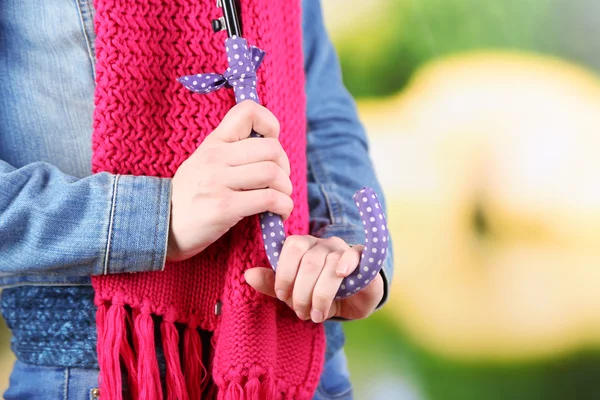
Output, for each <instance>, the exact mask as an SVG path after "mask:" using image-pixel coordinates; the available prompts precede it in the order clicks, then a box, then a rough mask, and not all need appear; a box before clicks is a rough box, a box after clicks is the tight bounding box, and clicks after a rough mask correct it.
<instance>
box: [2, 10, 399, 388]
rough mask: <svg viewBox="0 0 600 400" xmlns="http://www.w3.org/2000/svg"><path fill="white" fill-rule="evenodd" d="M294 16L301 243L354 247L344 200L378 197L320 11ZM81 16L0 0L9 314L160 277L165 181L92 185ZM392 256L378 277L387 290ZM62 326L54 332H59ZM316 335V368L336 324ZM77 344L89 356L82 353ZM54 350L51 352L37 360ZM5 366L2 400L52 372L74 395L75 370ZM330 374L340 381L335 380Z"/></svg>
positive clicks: (351, 217)
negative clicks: (54, 296)
mask: <svg viewBox="0 0 600 400" xmlns="http://www.w3.org/2000/svg"><path fill="white" fill-rule="evenodd" d="M206 1H209V0H206ZM302 6H303V33H304V56H305V60H304V61H305V65H304V66H305V71H306V94H307V121H308V131H307V160H308V167H309V168H308V171H307V176H308V195H309V196H308V197H309V205H310V212H311V214H310V218H311V233H312V234H313V235H315V236H319V237H330V236H338V237H340V238H342V239H344V240H345V241H346V242H348V243H350V244H357V243H362V242H363V239H364V233H363V228H362V224H361V222H360V217H359V215H358V211H357V210H356V208H355V207H354V205H353V201H352V194H353V193H354V191H355V190H357V189H359V188H360V187H362V186H370V187H373V188H374V189H375V190H376V191H377V192H378V193H379V195H380V198H381V199H382V200H383V196H382V191H381V188H380V186H379V184H378V182H377V178H376V175H375V172H374V169H373V166H372V164H371V161H370V159H369V156H368V143H367V138H366V135H365V132H364V129H363V127H362V126H361V124H360V122H359V120H358V116H357V113H356V109H355V105H354V102H353V100H352V97H351V96H350V95H349V93H348V92H347V91H346V89H345V88H344V86H343V82H342V78H341V72H340V69H339V63H338V60H337V57H336V54H335V49H334V48H333V45H332V44H331V42H330V41H329V38H328V36H327V32H326V30H325V26H324V24H323V20H322V15H321V9H320V4H319V1H318V0H303V2H302ZM93 17H94V9H93V1H92V0H64V1H57V0H4V1H0V93H2V96H0V286H2V287H13V288H14V289H15V290H14V291H13V292H11V293H10V294H9V293H8V291H7V292H5V295H6V296H7V297H4V296H3V297H4V298H5V299H6V300H7V301H14V302H15V310H16V311H15V312H16V313H17V314H18V313H19V312H20V311H22V310H23V308H24V307H23V304H22V303H19V299H20V298H24V297H27V296H28V295H31V294H32V293H33V292H32V291H33V290H34V289H31V288H32V287H36V286H37V287H48V286H50V287H61V288H64V287H67V286H75V285H80V286H85V287H89V285H90V278H89V276H90V275H93V274H102V273H117V272H133V271H149V270H159V269H160V268H162V265H161V263H160V262H153V261H154V260H158V261H161V260H162V259H163V258H164V253H165V247H166V243H165V240H164V239H165V238H166V236H167V231H168V227H167V224H168V223H167V215H168V214H169V196H168V195H169V194H170V185H169V182H168V180H162V179H159V178H153V177H140V176H135V177H134V176H119V177H117V176H114V175H110V174H97V175H90V164H91V163H90V158H91V141H90V138H91V133H92V112H93V93H94V62H95V47H94V40H95V34H94V27H93ZM111 215H112V216H111ZM148 216H153V217H155V218H148ZM110 218H112V223H111V219H110ZM156 224H159V226H160V229H158V231H157V232H159V234H157V235H155V237H152V235H144V234H140V232H148V231H154V229H153V227H154V226H155V225H156ZM149 227H150V228H149ZM108 238H111V240H110V241H109V240H108ZM161 239H163V240H161ZM390 250H391V246H390ZM391 256H392V255H391V253H388V257H387V260H386V263H385V265H384V270H383V271H382V275H383V277H384V280H385V281H386V282H387V283H389V282H390V280H391V277H392V267H393V263H392V257H391ZM124 260H128V262H124ZM131 260H135V261H136V262H134V263H132V262H131ZM64 290H65V291H66V290H68V289H67V288H65V289H64ZM65 293H66V292H65ZM386 295H387V286H386ZM8 296H10V298H9V297H8ZM45 315H46V314H45ZM90 315H91V314H90ZM92 323H93V321H92V320H90V324H92ZM68 326H69V321H66V322H65V325H64V329H67V328H68ZM43 328H44V327H43V326H42V327H41V328H40V329H43ZM46 328H48V327H46ZM60 328H61V329H62V328H63V327H62V326H61V327H60ZM49 330H50V329H49V328H48V329H45V330H44V332H47V331H49ZM326 332H327V360H332V359H333V358H335V357H337V354H339V351H340V349H341V348H342V347H343V344H344V335H343V332H342V328H341V324H340V323H338V322H328V323H327V324H326ZM55 340H57V339H55ZM15 342H19V343H23V335H21V336H19V335H18V334H17V335H16V336H15V337H14V338H13V343H15ZM87 345H88V347H89V348H93V346H94V342H93V341H89V342H87ZM54 348H55V346H52V343H49V344H48V345H47V346H46V347H45V348H44V349H39V354H38V356H40V357H43V355H44V354H47V353H51V352H52V350H53V349H54ZM47 360H48V359H44V360H41V359H40V361H39V362H38V363H37V365H43V364H44V362H43V361H47ZM89 361H90V359H86V360H82V363H83V362H88V364H86V365H89ZM328 362H329V361H328ZM52 365H55V364H52ZM16 368H17V370H15V374H13V380H12V386H11V390H9V392H8V394H9V395H13V393H16V394H14V395H18V393H19V390H27V389H24V388H27V387H29V389H28V390H38V389H40V388H39V387H38V386H41V385H38V383H43V382H46V380H48V381H53V382H54V379H55V378H56V376H57V375H56V371H59V372H58V375H61V374H62V375H64V374H65V370H66V371H67V372H66V373H67V376H68V377H69V376H70V378H69V382H71V383H72V384H73V386H74V387H79V386H80V385H79V384H77V382H76V381H77V380H78V379H82V382H83V380H84V378H82V377H83V376H84V375H85V373H84V372H82V371H89V370H87V369H81V370H80V369H78V368H65V367H62V368H55V369H52V368H50V367H36V366H33V365H30V369H24V368H21V367H20V364H17V367H16ZM37 368H40V369H39V370H38V369H37ZM48 368H49V369H48ZM337 370H339V372H341V373H340V374H338V375H335V372H336V371H337ZM69 371H70V372H69ZM325 371H331V372H330V373H324V374H326V375H327V379H326V380H327V382H328V383H324V384H323V386H322V387H323V388H325V389H327V388H328V386H327V385H329V383H331V384H336V385H337V383H340V382H341V383H340V385H341V386H340V387H341V389H340V390H341V392H343V391H344V389H345V387H343V386H344V385H346V384H347V385H349V383H348V382H346V381H347V379H345V375H344V371H345V370H343V369H341V368H338V366H336V367H335V368H334V367H332V368H327V367H326V368H325ZM36 374H43V376H42V375H36ZM45 374H47V376H46V375H45ZM69 374H70V375H69ZM69 382H67V383H69ZM322 382H325V380H322ZM82 385H83V383H82ZM59 386H60V385H59ZM62 386H64V384H62ZM62 386H61V387H62ZM67 386H68V385H67ZM57 387H58V386H57ZM19 388H20V389H19ZM67 389H68V388H67ZM325 389H323V390H325ZM74 390H75V389H74ZM320 391H322V390H321V389H320ZM67 392H68V390H67ZM325 392H327V391H325ZM341 392H340V393H341ZM46 393H50V392H49V391H42V397H38V398H43V397H44V396H43V394H46ZM25 398H35V396H29V397H25ZM324 398H326V397H324ZM339 398H345V397H339Z"/></svg>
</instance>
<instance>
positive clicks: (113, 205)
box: [104, 175, 120, 275]
mask: <svg viewBox="0 0 600 400" xmlns="http://www.w3.org/2000/svg"><path fill="white" fill-rule="evenodd" d="M119 176H120V175H115V178H114V183H113V193H112V198H111V205H110V217H109V218H110V219H109V222H108V237H107V238H106V250H105V256H104V275H106V274H108V261H109V259H110V245H111V242H112V236H113V224H114V218H115V208H116V203H117V188H118V183H119Z"/></svg>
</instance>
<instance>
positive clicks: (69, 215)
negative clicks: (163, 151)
mask: <svg viewBox="0 0 600 400" xmlns="http://www.w3.org/2000/svg"><path fill="white" fill-rule="evenodd" d="M170 193H171V181H170V179H165V178H154V177H143V176H126V175H112V174H108V173H99V174H95V175H92V176H89V177H86V178H82V179H77V178H74V177H72V176H69V175H66V174H64V173H62V172H60V171H59V170H58V168H56V167H54V166H51V165H49V164H47V163H41V162H39V163H32V164H29V165H26V166H24V167H22V168H18V169H17V168H14V167H12V166H10V165H9V164H7V163H5V162H3V161H1V160H0V276H11V275H35V274H53V275H82V276H85V275H88V276H89V275H102V274H111V273H120V272H137V271H156V270H161V269H162V268H163V267H164V262H165V255H166V247H167V238H168V230H169V216H170Z"/></svg>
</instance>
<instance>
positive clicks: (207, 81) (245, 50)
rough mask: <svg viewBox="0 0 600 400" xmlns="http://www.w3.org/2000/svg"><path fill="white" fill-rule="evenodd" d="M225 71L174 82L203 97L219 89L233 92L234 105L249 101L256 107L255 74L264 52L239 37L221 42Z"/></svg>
mask: <svg viewBox="0 0 600 400" xmlns="http://www.w3.org/2000/svg"><path fill="white" fill-rule="evenodd" d="M225 46H226V51H227V61H228V63H229V68H227V70H226V71H225V73H224V74H217V73H208V74H196V75H188V76H184V77H181V78H179V79H178V81H179V82H181V83H182V84H183V86H185V87H186V88H187V89H189V90H191V91H192V92H196V93H201V94H206V93H211V92H214V91H216V90H219V89H221V88H222V87H227V88H233V91H234V93H235V101H236V103H240V102H242V101H244V100H253V101H255V102H257V103H260V101H259V99H258V94H257V93H256V71H257V70H258V67H260V64H261V63H262V60H263V58H264V57H265V52H264V51H262V50H261V49H259V48H258V47H255V46H248V43H247V42H246V39H244V38H241V37H239V36H235V37H230V38H228V39H227V40H226V41H225Z"/></svg>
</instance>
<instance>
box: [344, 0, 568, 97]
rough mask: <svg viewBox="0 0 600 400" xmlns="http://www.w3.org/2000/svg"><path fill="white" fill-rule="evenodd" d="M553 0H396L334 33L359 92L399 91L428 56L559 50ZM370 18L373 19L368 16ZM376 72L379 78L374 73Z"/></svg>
mask: <svg viewBox="0 0 600 400" xmlns="http://www.w3.org/2000/svg"><path fill="white" fill-rule="evenodd" d="M552 4H553V2H552V1H551V0H502V1H497V0H452V1H449V0H394V1H390V2H389V3H388V4H387V6H385V7H378V8H381V9H377V10H374V13H373V14H372V15H371V16H368V17H365V19H364V20H363V21H361V22H362V23H359V24H355V26H353V30H352V31H351V32H350V31H345V32H343V33H342V34H341V35H340V37H339V38H334V39H335V43H336V48H337V50H338V53H339V55H340V61H341V64H342V69H343V71H344V81H345V83H346V86H347V87H348V89H349V90H350V92H351V93H352V94H353V95H354V96H355V97H375V96H385V95H390V94H393V93H396V92H397V91H398V90H399V89H401V88H402V87H404V85H405V84H406V83H407V82H408V80H409V79H410V76H411V75H412V74H413V72H414V71H415V70H416V69H417V68H418V67H419V66H420V65H422V64H423V63H424V62H427V61H429V60H431V59H432V58H436V57H439V56H444V55H447V54H451V53H455V52H461V51H469V50H474V49H481V48H503V49H520V50H530V51H543V52H550V53H556V52H557V51H558V50H557V49H556V48H555V45H554V43H555V41H554V40H553V37H552V32H555V30H553V29H551V27H552V25H553V23H552V21H553V20H554V16H553V13H552V10H553V8H552V7H551V6H552ZM369 19H370V20H369ZM375 77H377V78H375Z"/></svg>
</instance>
